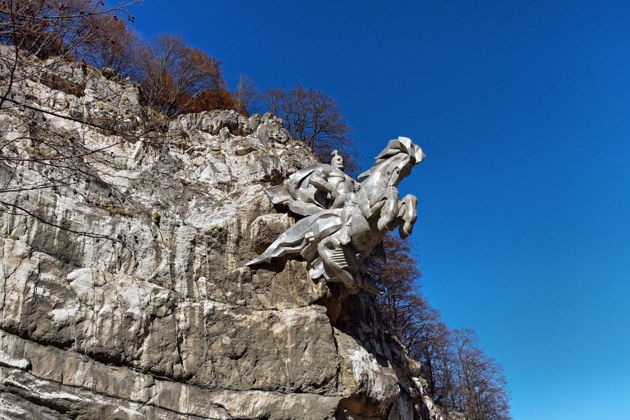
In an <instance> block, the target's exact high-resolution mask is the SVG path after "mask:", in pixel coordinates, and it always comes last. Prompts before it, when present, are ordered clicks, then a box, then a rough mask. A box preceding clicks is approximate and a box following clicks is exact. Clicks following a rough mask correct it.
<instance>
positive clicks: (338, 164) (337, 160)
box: [330, 150, 343, 171]
mask: <svg viewBox="0 0 630 420" xmlns="http://www.w3.org/2000/svg"><path fill="white" fill-rule="evenodd" d="M331 155H332V156H333V157H332V159H331V160H330V164H331V165H332V166H333V168H335V169H339V170H340V171H343V156H341V155H340V154H339V152H338V151H337V150H333V151H332V153H331Z"/></svg>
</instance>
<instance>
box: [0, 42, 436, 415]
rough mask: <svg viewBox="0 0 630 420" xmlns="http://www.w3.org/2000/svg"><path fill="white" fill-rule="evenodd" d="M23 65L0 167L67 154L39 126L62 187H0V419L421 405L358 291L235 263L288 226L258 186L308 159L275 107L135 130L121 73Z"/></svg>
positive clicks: (11, 170) (280, 266)
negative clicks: (60, 161)
mask: <svg viewBox="0 0 630 420" xmlns="http://www.w3.org/2000/svg"><path fill="white" fill-rule="evenodd" d="M3 52H4V53H6V49H4V50H3ZM53 64H54V66H53ZM33 65H35V64H33ZM37 65H38V66H40V68H39V69H38V71H33V72H31V73H29V74H26V73H24V77H22V78H21V79H19V80H17V79H16V80H17V81H16V82H15V83H14V85H13V86H12V91H11V95H10V96H9V98H12V100H13V102H11V103H8V104H5V106H3V109H2V110H0V135H1V136H2V145H3V146H5V148H4V149H5V150H4V151H3V154H4V155H5V156H6V155H8V154H10V155H11V156H20V157H22V158H23V159H22V160H3V161H1V162H0V183H1V184H2V185H45V184H46V182H47V180H49V179H51V177H55V176H57V175H58V176H57V177H56V178H55V179H59V176H61V175H63V174H64V171H66V172H67V171H68V170H69V169H68V168H67V167H62V168H59V167H56V166H51V165H49V164H48V163H50V161H46V160H45V159H47V158H46V157H45V155H44V152H43V151H42V150H41V148H40V146H39V145H38V142H37V141H36V140H34V139H37V138H39V137H41V136H42V135H44V134H45V136H46V139H48V140H49V141H50V142H52V141H58V142H60V143H59V144H66V143H64V142H68V143H67V144H68V145H69V146H68V147H70V146H71V147H72V150H73V151H79V150H83V151H85V153H83V154H76V153H75V157H73V158H72V159H71V161H72V165H73V166H72V167H71V169H72V170H73V171H75V170H76V171H80V172H78V173H77V172H74V173H73V172H72V171H71V172H69V174H70V175H69V177H68V182H67V183H65V184H66V185H57V186H55V187H54V188H53V187H51V188H36V189H31V190H28V191H15V192H11V191H7V192H5V193H3V194H2V197H1V201H2V202H3V203H5V204H3V207H2V213H0V259H1V260H2V264H1V265H0V282H2V287H1V288H0V417H2V418H16V419H17V418H29V417H30V418H37V419H62V418H63V419H65V418H82V419H105V418H117V419H140V418H151V419H200V418H204V419H205V418H207V419H236V418H238V419H326V418H337V419H344V418H348V419H364V418H382V419H384V418H387V419H413V418H417V419H420V418H430V417H432V416H431V415H430V414H429V411H428V410H427V404H426V403H425V399H426V398H428V397H427V396H426V395H423V392H422V387H421V386H420V385H418V383H419V381H418V380H417V379H414V374H417V372H415V371H414V369H413V362H411V361H409V360H408V359H407V358H406V356H405V349H404V348H403V347H402V346H401V345H400V344H399V343H398V342H397V341H396V340H395V338H394V337H392V336H391V335H389V334H387V332H385V331H383V330H382V327H381V325H380V323H379V319H378V314H377V313H376V312H374V310H373V309H372V301H371V298H370V297H369V296H362V295H360V296H353V297H346V296H345V294H344V293H343V290H341V289H335V288H333V286H330V287H329V286H327V285H326V284H324V283H319V284H317V283H314V282H313V281H312V280H311V279H310V278H309V276H308V274H307V271H306V267H305V263H304V262H301V261H297V260H287V261H284V262H281V263H277V264H275V265H270V266H267V267H265V268H259V269H256V270H252V269H250V268H248V267H245V265H244V264H245V262H247V261H248V260H250V259H251V258H253V257H254V256H256V255H257V254H258V253H260V252H261V250H264V249H265V248H266V247H267V246H268V245H269V244H270V243H271V242H272V241H273V240H274V239H275V238H276V237H277V236H278V235H279V234H280V233H281V232H283V231H284V230H286V228H287V227H288V226H290V225H291V224H292V223H294V220H293V219H292V218H291V217H290V216H287V215H285V214H282V213H277V212H276V210H275V209H274V208H273V206H272V204H271V203H270V202H269V200H268V199H267V197H266V196H265V194H264V193H263V190H264V188H266V187H269V186H270V185H276V184H278V183H280V182H282V180H283V179H285V178H286V177H287V176H288V175H289V174H291V173H292V172H295V171H296V170H298V169H301V168H303V167H306V166H308V165H311V164H313V163H315V162H316V158H315V156H314V155H313V154H312V153H311V152H310V151H309V150H308V149H307V148H305V147H304V146H303V145H302V144H301V143H299V142H296V141H293V140H291V139H290V138H289V135H288V133H287V132H286V131H284V130H283V129H282V122H281V121H280V120H279V119H278V118H276V117H274V116H271V115H268V114H267V115H263V116H260V115H254V116H252V117H244V116H242V115H239V114H237V113H235V112H232V111H215V112H208V113H201V114H189V115H184V116H180V117H179V118H176V119H175V120H171V121H170V122H167V123H162V124H161V125H160V126H159V127H158V128H156V127H152V128H151V129H150V130H147V129H146V128H145V127H146V126H147V124H148V119H150V118H153V117H151V116H150V115H149V112H148V111H147V110H146V109H143V108H142V107H141V106H140V105H139V103H140V101H139V92H138V89H137V88H136V86H134V85H133V83H131V82H129V81H125V80H115V78H114V79H112V80H110V79H108V78H106V77H105V76H103V75H102V74H100V73H98V72H96V71H94V70H93V69H91V68H85V67H82V66H81V65H80V64H63V65H59V64H58V63H48V62H44V63H38V64H37ZM47 66H48V67H47ZM47 68H50V70H49V73H47V72H46V71H48V70H46V69H47ZM0 71H2V72H4V73H3V75H5V76H6V71H7V69H6V68H2V69H0ZM17 104H26V105H28V107H27V108H25V107H23V106H18V105H17ZM97 149H98V150H99V151H98V152H97V153H91V152H90V151H93V150H97ZM42 156H44V157H42ZM31 158H35V159H31ZM42 159H43V160H42ZM73 174H74V175H73ZM16 180H17V181H16ZM16 182H17V184H16ZM416 370H417V369H416Z"/></svg>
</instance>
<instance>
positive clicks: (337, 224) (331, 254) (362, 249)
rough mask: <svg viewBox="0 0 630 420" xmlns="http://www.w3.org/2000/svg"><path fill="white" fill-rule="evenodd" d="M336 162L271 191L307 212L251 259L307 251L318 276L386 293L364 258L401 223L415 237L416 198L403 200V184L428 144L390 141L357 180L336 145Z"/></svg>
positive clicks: (404, 233) (278, 200)
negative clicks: (368, 271) (371, 276)
mask: <svg viewBox="0 0 630 420" xmlns="http://www.w3.org/2000/svg"><path fill="white" fill-rule="evenodd" d="M332 154H333V158H332V160H331V163H330V164H323V163H322V164H317V165H313V166H310V167H308V168H305V169H302V170H300V171H298V172H295V173H294V174H293V175H291V176H290V177H289V178H288V179H287V180H286V181H285V182H284V183H283V184H281V185H278V186H275V187H271V188H268V189H267V190H266V191H265V192H266V193H267V196H268V197H269V199H270V200H271V202H272V203H274V204H275V205H280V206H286V207H287V208H288V209H289V210H290V211H291V212H292V213H294V214H295V215H297V216H301V217H303V218H302V219H300V220H298V221H297V222H296V223H295V224H294V225H293V226H291V227H290V228H289V229H287V230H286V231H285V232H284V233H283V234H282V235H280V236H279V237H278V238H277V239H276V240H275V241H274V242H273V243H272V244H271V245H269V247H268V248H267V249H266V250H265V251H264V252H263V253H262V254H260V255H259V256H258V257H257V258H254V259H253V260H251V261H250V262H248V263H247V265H248V266H254V265H259V264H263V263H266V262H268V261H270V260H272V259H274V258H280V257H284V256H289V255H297V254H299V255H301V256H302V257H303V258H304V259H305V260H306V261H307V262H308V266H309V274H310V276H311V278H312V279H313V280H318V279H319V278H322V277H323V278H324V279H325V280H326V281H328V282H334V283H342V284H343V285H344V286H345V287H346V289H347V290H348V292H349V293H350V294H356V293H358V292H359V290H361V289H363V290H365V291H367V292H369V293H373V294H380V293H381V291H380V290H379V289H378V287H377V286H376V285H375V284H374V283H373V282H371V281H370V280H369V279H367V278H365V277H364V276H363V275H362V274H363V273H364V270H365V261H366V259H367V258H370V257H371V256H375V255H376V254H378V253H379V252H382V250H383V238H384V236H385V234H386V233H387V232H388V231H391V230H394V229H395V228H398V232H399V235H400V236H401V237H402V238H406V237H408V236H409V235H410V234H411V231H412V229H413V225H414V223H415V221H416V218H417V210H416V207H417V203H418V199H417V198H416V197H415V196H413V195H411V194H408V195H406V196H405V197H403V198H402V199H401V200H399V199H398V195H399V194H398V189H397V186H398V184H399V183H400V181H401V180H402V179H403V178H405V177H406V176H407V175H409V174H410V173H411V168H413V167H414V166H415V165H417V164H418V163H420V162H422V161H423V160H424V157H425V156H424V153H423V152H422V149H421V148H420V147H419V146H417V145H416V144H414V143H413V142H412V141H411V139H409V138H407V137H398V138H397V139H394V140H390V141H389V142H388V143H387V147H386V148H385V149H384V150H383V151H382V152H381V153H380V154H379V155H378V156H377V157H376V163H375V164H374V165H373V166H372V168H370V169H369V170H368V171H366V172H363V173H362V174H360V175H359V176H358V179H359V180H363V182H357V181H355V180H354V179H352V177H350V176H349V175H347V174H346V173H345V172H344V171H343V157H342V156H341V155H340V154H339V153H338V152H337V151H336V150H335V151H333V153H332Z"/></svg>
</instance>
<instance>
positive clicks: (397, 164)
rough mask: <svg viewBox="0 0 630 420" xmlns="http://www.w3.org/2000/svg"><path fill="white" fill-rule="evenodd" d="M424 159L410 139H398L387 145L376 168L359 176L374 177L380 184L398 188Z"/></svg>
mask: <svg viewBox="0 0 630 420" xmlns="http://www.w3.org/2000/svg"><path fill="white" fill-rule="evenodd" d="M424 158H425V155H424V153H423V152H422V149H421V148H420V146H418V145H416V144H414V143H413V142H412V141H411V139H410V138H407V137H398V138H397V139H394V140H390V141H389V143H387V147H386V148H385V149H384V150H383V151H382V152H381V153H379V155H378V156H377V157H376V163H375V164H374V166H372V167H371V168H370V169H369V170H368V171H366V172H363V173H362V174H361V175H359V179H362V178H366V177H370V178H372V176H373V175H374V176H375V178H376V179H378V181H379V182H384V183H385V184H387V185H389V186H396V185H398V184H399V183H400V181H401V180H402V179H403V178H404V177H406V176H407V175H409V174H410V173H411V168H413V167H414V166H415V165H417V164H418V163H420V162H422V161H423V160H424Z"/></svg>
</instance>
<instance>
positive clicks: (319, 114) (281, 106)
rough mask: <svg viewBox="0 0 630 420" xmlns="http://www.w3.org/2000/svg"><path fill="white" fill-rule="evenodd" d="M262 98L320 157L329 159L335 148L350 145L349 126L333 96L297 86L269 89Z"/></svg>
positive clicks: (340, 148) (298, 137) (339, 148)
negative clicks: (288, 89)
mask: <svg viewBox="0 0 630 420" xmlns="http://www.w3.org/2000/svg"><path fill="white" fill-rule="evenodd" d="M261 100H262V101H263V102H264V103H265V105H266V106H267V108H268V109H269V111H270V112H271V113H273V114H275V115H277V116H279V117H280V118H282V120H283V121H284V125H285V128H286V129H287V130H288V131H289V133H290V134H291V136H292V137H293V138H295V139H297V140H301V141H303V142H304V143H306V144H307V145H308V146H310V147H311V148H312V149H313V151H314V152H315V153H316V154H317V155H318V156H319V157H320V159H322V160H328V159H329V158H330V152H331V151H332V150H333V149H338V150H341V151H345V152H348V151H349V149H350V148H351V141H350V137H349V133H350V127H349V126H348V124H346V121H345V117H344V116H343V114H342V113H341V110H340V109H339V107H338V106H337V103H336V102H335V100H334V99H333V98H332V97H331V96H329V95H327V94H325V93H323V92H321V91H319V90H317V89H306V88H303V87H302V86H297V87H295V88H293V89H291V90H290V91H286V90H283V89H268V90H266V91H264V92H263V93H262V95H261ZM346 157H348V154H346ZM346 160H347V159H346Z"/></svg>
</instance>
